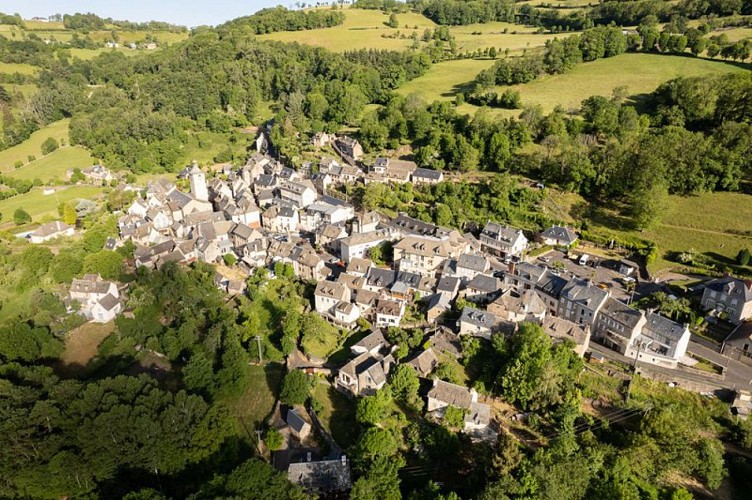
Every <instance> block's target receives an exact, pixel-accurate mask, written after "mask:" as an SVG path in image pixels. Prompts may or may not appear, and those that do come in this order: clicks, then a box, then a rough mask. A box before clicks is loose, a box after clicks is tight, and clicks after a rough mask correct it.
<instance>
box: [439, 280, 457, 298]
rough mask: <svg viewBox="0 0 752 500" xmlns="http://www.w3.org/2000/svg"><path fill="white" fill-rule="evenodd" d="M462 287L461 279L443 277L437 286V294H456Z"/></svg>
mask: <svg viewBox="0 0 752 500" xmlns="http://www.w3.org/2000/svg"><path fill="white" fill-rule="evenodd" d="M459 286H460V279H459V278H455V277H453V276H442V278H441V279H440V280H439V283H438V284H437V285H436V291H437V292H446V293H452V294H454V293H456V292H457V290H458V289H459Z"/></svg>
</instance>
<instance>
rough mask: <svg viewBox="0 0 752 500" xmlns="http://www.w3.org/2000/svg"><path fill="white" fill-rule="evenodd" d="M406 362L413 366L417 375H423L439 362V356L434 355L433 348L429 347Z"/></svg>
mask: <svg viewBox="0 0 752 500" xmlns="http://www.w3.org/2000/svg"><path fill="white" fill-rule="evenodd" d="M407 364H408V365H410V366H412V367H413V368H415V370H416V371H417V372H418V375H419V376H421V377H425V376H427V375H428V374H429V373H431V372H432V371H433V369H434V368H436V365H438V364H439V358H438V357H436V354H435V353H434V352H433V349H431V348H430V347H429V348H428V349H426V350H425V351H423V352H421V353H419V354H418V355H416V356H415V357H414V358H413V359H411V360H410V361H408V362H407Z"/></svg>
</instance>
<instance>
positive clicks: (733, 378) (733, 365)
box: [687, 342, 752, 389]
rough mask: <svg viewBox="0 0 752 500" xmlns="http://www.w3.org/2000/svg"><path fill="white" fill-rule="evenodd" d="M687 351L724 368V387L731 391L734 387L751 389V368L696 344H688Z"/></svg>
mask: <svg viewBox="0 0 752 500" xmlns="http://www.w3.org/2000/svg"><path fill="white" fill-rule="evenodd" d="M687 351H688V352H690V353H691V354H695V355H697V356H701V357H703V358H705V359H708V360H710V361H712V362H713V363H716V364H718V365H721V366H723V367H726V379H725V382H726V387H729V388H732V389H733V388H736V387H745V388H747V389H752V366H749V365H745V364H744V363H741V362H739V361H736V360H735V359H731V358H727V357H726V356H724V355H723V354H720V353H718V352H716V351H714V350H711V349H708V348H707V347H705V346H704V345H702V344H698V343H696V342H690V343H689V347H687Z"/></svg>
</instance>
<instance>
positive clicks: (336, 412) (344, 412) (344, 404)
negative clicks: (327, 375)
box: [313, 381, 358, 449]
mask: <svg viewBox="0 0 752 500" xmlns="http://www.w3.org/2000/svg"><path fill="white" fill-rule="evenodd" d="M313 397H314V398H315V399H316V400H317V401H319V402H320V403H321V405H322V410H321V411H320V412H319V413H318V417H319V419H320V420H321V423H322V424H323V425H324V427H325V428H326V429H327V430H328V431H329V433H330V434H331V435H332V437H333V438H334V441H335V442H336V443H337V444H338V445H339V447H340V448H342V449H346V448H348V447H349V446H350V445H352V444H354V443H355V441H356V440H357V438H358V430H357V428H356V427H355V426H354V425H352V424H351V422H353V421H354V420H355V403H354V402H353V400H351V399H350V398H348V397H347V396H345V395H344V394H342V393H341V392H339V391H337V390H336V389H335V388H334V387H332V386H331V385H330V384H328V383H326V382H323V381H320V382H319V383H318V385H317V386H316V387H315V388H314V389H313Z"/></svg>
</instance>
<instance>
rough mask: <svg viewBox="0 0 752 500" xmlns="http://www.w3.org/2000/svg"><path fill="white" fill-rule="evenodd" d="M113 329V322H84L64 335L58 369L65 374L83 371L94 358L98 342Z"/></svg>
mask: <svg viewBox="0 0 752 500" xmlns="http://www.w3.org/2000/svg"><path fill="white" fill-rule="evenodd" d="M114 330H115V323H114V322H109V323H104V324H102V323H84V324H83V325H81V326H79V327H78V328H76V329H75V330H71V331H70V332H68V335H67V336H66V337H65V351H64V352H63V355H62V356H61V357H60V370H61V372H63V373H66V374H72V375H75V374H82V373H85V369H86V366H87V365H88V364H89V361H91V360H92V359H94V357H95V356H96V355H97V351H98V349H99V344H101V343H102V341H103V340H104V339H105V338H107V337H108V336H109V335H110V334H111V333H112V332H113V331H114Z"/></svg>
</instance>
